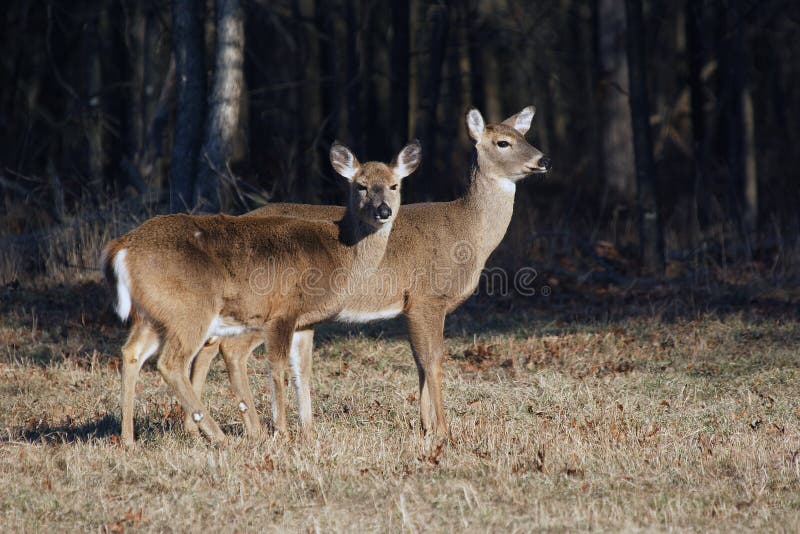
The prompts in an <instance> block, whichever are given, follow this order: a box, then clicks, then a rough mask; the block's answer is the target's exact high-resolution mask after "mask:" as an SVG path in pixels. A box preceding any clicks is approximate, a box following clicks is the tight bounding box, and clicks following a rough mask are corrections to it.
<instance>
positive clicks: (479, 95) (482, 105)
mask: <svg viewBox="0 0 800 534" xmlns="http://www.w3.org/2000/svg"><path fill="white" fill-rule="evenodd" d="M478 5H479V3H478V2H477V1H475V0H471V1H469V2H467V3H466V10H467V13H466V18H467V20H466V22H467V53H468V56H469V92H470V96H471V97H472V104H471V105H472V106H473V107H476V108H478V110H479V111H480V112H481V113H487V111H488V110H487V109H486V76H485V70H486V69H485V66H484V58H483V47H484V46H485V45H486V43H485V42H483V33H482V32H481V27H480V24H481V21H480V19H479V17H480V12H479V8H478Z"/></svg>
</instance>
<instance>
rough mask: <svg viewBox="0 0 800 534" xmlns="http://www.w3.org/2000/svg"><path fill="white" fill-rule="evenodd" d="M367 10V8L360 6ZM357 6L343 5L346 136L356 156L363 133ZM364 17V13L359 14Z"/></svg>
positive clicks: (348, 3) (360, 149)
mask: <svg viewBox="0 0 800 534" xmlns="http://www.w3.org/2000/svg"><path fill="white" fill-rule="evenodd" d="M362 7H363V8H365V9H369V8H368V7H367V6H362ZM358 15H359V13H357V5H356V3H355V2H346V3H345V21H346V25H347V80H346V82H345V87H346V90H347V134H348V137H349V138H350V140H349V143H351V145H350V146H351V148H352V149H353V150H355V152H356V154H363V153H364V143H363V138H364V136H363V131H362V128H361V118H360V115H361V114H360V111H361V54H360V53H359V39H361V38H362V36H361V31H360V28H359V22H358ZM361 16H364V11H362V12H361ZM362 157H363V156H362Z"/></svg>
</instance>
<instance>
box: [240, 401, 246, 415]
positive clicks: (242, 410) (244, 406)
mask: <svg viewBox="0 0 800 534" xmlns="http://www.w3.org/2000/svg"><path fill="white" fill-rule="evenodd" d="M239 411H240V412H242V413H244V412H246V411H247V404H245V402H244V401H242V402H240V403H239Z"/></svg>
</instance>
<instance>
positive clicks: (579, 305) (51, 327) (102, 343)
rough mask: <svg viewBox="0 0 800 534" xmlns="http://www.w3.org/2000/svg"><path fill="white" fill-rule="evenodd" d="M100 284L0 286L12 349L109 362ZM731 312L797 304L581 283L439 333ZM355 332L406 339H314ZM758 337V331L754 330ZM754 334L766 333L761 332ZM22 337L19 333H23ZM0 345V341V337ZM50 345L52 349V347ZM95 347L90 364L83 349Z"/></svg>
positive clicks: (510, 331)
mask: <svg viewBox="0 0 800 534" xmlns="http://www.w3.org/2000/svg"><path fill="white" fill-rule="evenodd" d="M110 303H111V298H110V295H109V292H108V290H107V288H106V287H105V286H104V285H103V284H102V283H99V282H83V283H80V284H75V285H63V284H57V285H54V286H49V287H35V288H29V287H22V286H19V285H12V284H7V285H6V286H4V287H0V324H5V325H9V326H12V327H13V326H17V327H19V328H20V329H21V330H22V331H23V332H25V331H35V332H37V333H36V335H35V336H34V334H30V337H32V338H34V337H35V338H36V343H30V342H29V341H30V340H28V339H24V338H22V339H20V340H18V341H16V344H17V347H18V348H14V351H9V352H16V353H18V354H20V355H21V356H22V357H23V358H24V359H26V360H29V361H31V362H32V363H34V364H35V365H41V366H47V365H48V364H52V363H53V362H55V361H58V358H64V359H66V360H69V361H72V362H77V363H79V364H81V365H84V364H85V365H86V366H89V365H95V364H97V363H100V364H105V365H114V364H115V363H116V361H117V354H118V353H119V349H120V347H121V346H122V343H123V342H124V340H125V337H126V335H127V330H128V326H127V325H124V324H121V323H120V322H119V320H118V318H117V317H116V315H115V314H114V313H113V310H112V309H111V304H110ZM708 315H711V316H716V317H719V318H724V317H726V316H732V315H735V316H737V317H740V318H741V319H742V321H744V322H745V323H753V324H757V323H758V322H759V321H762V320H764V319H776V318H778V319H785V320H789V321H796V320H797V319H798V318H800V303H798V302H797V301H796V299H794V298H784V299H781V298H771V297H768V296H766V295H765V294H761V293H759V292H758V291H757V290H755V289H753V290H748V289H747V288H743V287H740V286H728V285H725V284H721V283H720V284H718V285H717V286H715V287H714V288H713V289H712V290H708V289H702V290H701V289H698V288H697V287H691V286H689V285H687V284H681V283H680V282H670V281H665V282H657V283H656V282H652V281H651V282H649V283H644V282H641V283H638V285H636V287H633V288H627V289H622V288H619V287H616V288H615V287H609V286H605V287H599V286H598V287H589V286H586V287H583V288H581V290H580V291H567V290H559V289H558V288H554V289H553V292H552V294H551V295H550V296H547V297H544V296H542V295H541V294H538V295H536V296H533V297H522V296H519V295H511V296H492V295H486V294H482V293H480V291H479V294H477V295H474V296H472V297H471V298H469V299H468V300H467V301H466V302H464V303H463V304H462V305H461V306H459V307H458V308H457V309H456V310H455V311H453V312H452V313H451V314H449V315H448V317H447V320H446V325H445V336H446V337H449V338H452V337H456V336H472V335H474V334H477V335H481V336H486V335H489V336H494V335H513V336H522V337H529V336H533V335H542V334H544V335H563V334H569V333H574V332H577V331H581V330H582V331H587V330H604V329H607V328H609V327H612V326H613V325H615V324H618V323H620V322H623V321H626V320H630V319H637V318H640V319H641V318H644V319H648V320H651V321H655V322H660V323H666V324H670V323H673V322H676V321H692V320H695V319H697V318H699V317H703V316H708ZM352 335H363V336H365V337H374V338H384V339H392V340H394V339H406V324H405V319H404V318H402V317H399V318H397V319H393V320H390V321H382V322H377V323H370V324H336V323H330V322H327V323H322V324H320V325H318V328H317V332H316V340H317V342H324V341H330V340H333V339H335V338H338V337H347V336H352ZM756 335H758V334H756ZM762 335H767V336H768V335H770V334H769V333H764V334H762ZM27 336H28V334H25V337H27ZM62 340H69V341H70V344H71V345H74V346H79V347H81V350H80V351H79V352H78V353H74V354H73V353H69V352H68V351H66V352H64V351H63V350H62V352H63V354H56V352H57V351H58V350H60V349H59V345H60V344H61V341H62ZM0 343H2V342H0ZM54 347H55V349H54ZM87 347H89V348H95V349H96V353H97V354H96V355H94V356H92V358H94V360H93V361H91V362H90V361H88V360H87V356H86V354H87V350H86V348H87ZM0 349H2V345H0Z"/></svg>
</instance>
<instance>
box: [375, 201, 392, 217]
mask: <svg viewBox="0 0 800 534" xmlns="http://www.w3.org/2000/svg"><path fill="white" fill-rule="evenodd" d="M377 211H378V218H379V219H388V218H389V217H391V216H392V208H390V207H389V205H388V204H386V202H383V203H382V204H381V205H380V206H378V210H377Z"/></svg>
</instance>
